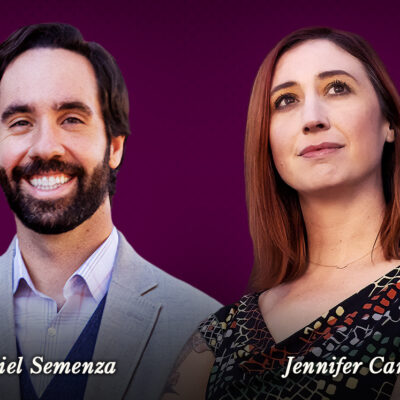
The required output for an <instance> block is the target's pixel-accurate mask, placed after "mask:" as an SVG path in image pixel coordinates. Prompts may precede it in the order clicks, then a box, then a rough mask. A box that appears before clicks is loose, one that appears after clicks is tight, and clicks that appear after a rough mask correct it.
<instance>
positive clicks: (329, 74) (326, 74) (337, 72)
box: [318, 69, 358, 82]
mask: <svg viewBox="0 0 400 400" xmlns="http://www.w3.org/2000/svg"><path fill="white" fill-rule="evenodd" d="M335 75H346V76H349V77H350V78H352V79H354V80H355V81H356V82H358V81H357V79H356V78H355V77H354V76H353V75H351V74H349V73H348V72H346V71H343V70H342V69H334V70H332V71H324V72H321V73H320V74H318V78H320V79H324V78H331V77H332V76H335Z"/></svg>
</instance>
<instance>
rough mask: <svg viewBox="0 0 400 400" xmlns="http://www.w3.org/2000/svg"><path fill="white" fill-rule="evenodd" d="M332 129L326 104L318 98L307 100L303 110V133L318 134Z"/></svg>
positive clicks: (313, 97)
mask: <svg viewBox="0 0 400 400" xmlns="http://www.w3.org/2000/svg"><path fill="white" fill-rule="evenodd" d="M330 127H331V126H330V123H329V118H328V113H327V110H326V109H325V104H323V103H322V101H321V100H320V99H319V98H318V97H317V96H312V97H310V98H308V99H306V101H305V103H304V108H303V133H304V134H309V133H316V132H319V131H325V130H328V129H329V128H330Z"/></svg>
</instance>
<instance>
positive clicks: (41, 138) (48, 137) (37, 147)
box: [28, 121, 65, 160]
mask: <svg viewBox="0 0 400 400" xmlns="http://www.w3.org/2000/svg"><path fill="white" fill-rule="evenodd" d="M64 154H65V148H64V146H63V145H62V142H61V132H59V130H58V128H57V125H56V124H52V123H51V122H50V121H41V122H40V123H38V125H37V127H36V130H35V132H34V134H33V136H32V143H31V146H30V149H29V152H28V155H29V157H30V158H32V159H33V158H42V159H44V160H50V159H52V158H54V157H60V156H63V155H64Z"/></svg>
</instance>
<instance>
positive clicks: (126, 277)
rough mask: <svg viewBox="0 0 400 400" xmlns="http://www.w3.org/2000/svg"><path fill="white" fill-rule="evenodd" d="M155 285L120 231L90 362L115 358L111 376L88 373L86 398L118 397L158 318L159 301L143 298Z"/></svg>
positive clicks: (134, 368)
mask: <svg viewBox="0 0 400 400" xmlns="http://www.w3.org/2000/svg"><path fill="white" fill-rule="evenodd" d="M156 286H157V281H156V279H155V277H154V274H153V272H152V270H151V269H150V268H149V267H148V266H147V265H146V264H145V263H143V262H141V259H140V258H139V257H138V256H137V254H136V253H135V252H134V251H133V249H132V248H131V246H130V245H129V244H128V242H127V241H126V239H125V238H124V237H123V235H122V234H120V233H119V244H118V252H117V257H116V261H115V265H114V271H113V275H112V280H111V283H110V288H109V290H108V294H107V299H106V304H105V308H104V312H103V317H102V321H101V325H100V329H99V334H98V337H97V342H96V347H95V350H94V354H93V361H96V360H99V361H116V362H117V365H116V368H117V372H116V373H115V374H114V375H90V376H89V378H88V382H87V387H86V392H85V399H87V400H89V399H94V398H98V397H100V398H107V399H108V398H109V399H121V398H123V395H124V393H125V391H126V389H127V386H128V384H129V382H130V380H131V379H132V376H133V374H134V372H135V370H136V368H137V366H138V363H139V361H140V359H141V356H142V354H143V351H144V349H145V346H146V343H147V342H148V340H149V338H150V335H151V332H152V330H153V327H154V325H155V323H156V321H157V318H158V315H159V312H160V309H161V304H154V303H152V302H150V301H148V300H147V299H145V298H144V297H143V295H144V294H145V293H146V292H148V291H149V290H151V289H153V288H155V287H156Z"/></svg>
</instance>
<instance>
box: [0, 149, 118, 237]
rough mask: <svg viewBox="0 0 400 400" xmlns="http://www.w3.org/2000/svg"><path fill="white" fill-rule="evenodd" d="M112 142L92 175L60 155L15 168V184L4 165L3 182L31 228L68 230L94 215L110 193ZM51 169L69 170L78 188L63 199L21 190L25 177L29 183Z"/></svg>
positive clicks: (11, 202)
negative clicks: (38, 196)
mask: <svg viewBox="0 0 400 400" xmlns="http://www.w3.org/2000/svg"><path fill="white" fill-rule="evenodd" d="M109 151H110V147H109V146H108V148H107V150H106V153H105V157H104V160H103V161H102V162H101V163H99V164H98V165H97V166H96V167H95V169H94V170H93V173H92V174H91V175H88V174H87V173H86V172H85V170H84V168H83V167H82V166H80V165H77V164H69V163H65V162H63V161H60V160H58V159H56V158H54V159H51V160H48V161H45V160H42V159H36V160H34V161H33V162H32V163H30V164H28V165H26V166H23V167H19V166H17V167H14V168H13V170H12V181H13V182H14V184H15V185H14V187H12V185H11V182H10V180H9V179H8V177H7V174H6V171H5V169H4V168H0V185H1V187H2V188H3V191H4V194H5V195H6V198H7V201H8V204H9V206H10V208H11V209H12V210H13V211H14V213H15V215H16V216H17V217H18V219H19V220H20V221H21V222H22V223H23V224H24V225H25V226H26V227H27V228H29V229H32V230H33V231H35V232H37V233H42V234H58V233H64V232H68V231H70V230H72V229H74V228H76V227H77V226H78V225H80V224H81V223H82V222H84V221H86V220H87V219H88V218H90V217H91V216H92V215H93V214H94V213H95V212H96V210H97V209H98V208H99V207H100V205H101V204H102V203H103V201H104V199H105V197H106V195H107V194H108V187H109V182H110V167H109V166H108V160H109V155H110V152H109ZM47 172H55V173H60V174H61V173H65V174H66V175H69V176H70V177H71V178H76V179H77V184H76V190H75V191H74V192H73V193H71V194H69V195H67V196H65V197H63V198H60V199H56V200H40V199H37V198H35V197H33V196H31V195H29V194H27V193H24V192H23V191H22V190H21V179H25V180H26V181H27V182H28V183H29V180H30V178H32V177H33V176H34V175H41V174H43V173H47Z"/></svg>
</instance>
